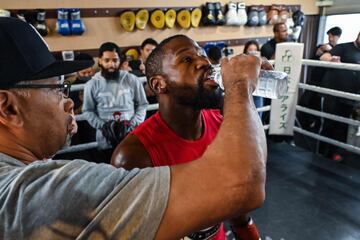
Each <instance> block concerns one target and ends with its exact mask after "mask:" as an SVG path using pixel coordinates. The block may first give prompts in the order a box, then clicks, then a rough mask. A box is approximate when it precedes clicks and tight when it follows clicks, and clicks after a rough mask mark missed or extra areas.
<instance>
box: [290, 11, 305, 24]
mask: <svg viewBox="0 0 360 240" xmlns="http://www.w3.org/2000/svg"><path fill="white" fill-rule="evenodd" d="M292 19H293V21H294V27H297V26H300V27H302V26H304V21H305V14H304V13H303V12H302V11H300V10H296V11H295V12H294V13H293V15H292Z"/></svg>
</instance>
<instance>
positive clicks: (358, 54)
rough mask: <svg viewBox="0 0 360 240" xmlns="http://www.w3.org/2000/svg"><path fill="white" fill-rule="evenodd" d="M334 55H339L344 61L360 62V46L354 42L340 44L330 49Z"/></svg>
mask: <svg viewBox="0 0 360 240" xmlns="http://www.w3.org/2000/svg"><path fill="white" fill-rule="evenodd" d="M330 54H331V55H332V56H339V57H340V61H341V62H343V63H357V64H360V48H357V47H355V44H354V42H348V43H342V44H338V45H336V46H335V47H333V48H332V49H331V50H330Z"/></svg>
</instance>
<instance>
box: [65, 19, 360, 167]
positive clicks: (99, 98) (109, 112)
mask: <svg viewBox="0 0 360 240" xmlns="http://www.w3.org/2000/svg"><path fill="white" fill-rule="evenodd" d="M273 33H274V37H273V38H271V39H270V40H269V41H267V42H266V43H265V44H263V45H262V46H261V47H260V45H259V43H258V42H257V41H256V40H251V41H248V42H247V43H246V44H245V46H244V50H243V53H245V54H253V55H257V56H260V55H261V56H262V57H265V58H267V59H274V56H275V50H276V44H278V43H282V42H288V41H292V40H291V39H290V38H289V34H288V27H287V26H286V24H285V23H276V24H274V26H273ZM341 34H342V30H341V28H339V27H333V28H331V29H329V30H328V31H327V35H328V42H327V43H323V44H320V45H318V46H317V47H316V49H315V51H314V55H313V59H316V60H321V61H332V62H344V63H360V50H359V45H360V35H359V36H358V37H357V38H356V40H355V41H354V42H349V43H344V44H337V43H338V40H339V38H340V37H341ZM157 45H158V43H157V42H156V41H155V40H154V39H152V38H148V39H145V40H144V41H143V43H142V44H141V46H140V49H139V51H138V50H136V49H130V50H128V51H126V52H122V51H121V49H120V48H119V47H118V46H117V45H116V44H115V43H104V44H103V45H102V46H101V47H100V49H99V55H98V66H93V67H90V68H88V69H85V70H82V71H80V72H77V74H76V76H72V77H71V78H70V81H71V82H72V83H73V84H82V83H86V87H85V93H84V91H75V92H72V93H71V98H72V99H73V100H74V103H75V107H74V112H75V114H84V116H85V117H86V119H87V120H88V121H79V122H78V124H79V132H78V134H77V135H75V136H74V138H73V140H72V144H74V145H75V144H80V143H86V142H91V141H95V139H96V140H97V142H98V150H92V152H91V151H90V154H88V156H86V157H88V158H90V160H91V159H110V156H111V152H112V151H113V148H114V146H111V144H109V141H110V140H109V139H106V136H105V137H104V134H105V135H111V134H109V129H106V127H105V126H107V125H109V124H110V123H109V124H107V125H106V124H105V123H106V122H109V121H115V122H119V119H120V122H122V121H126V123H127V127H123V126H118V127H117V129H120V128H121V129H125V128H126V130H125V131H131V130H132V129H134V128H135V127H136V126H137V125H139V124H140V123H141V122H142V121H144V120H145V118H149V117H150V116H151V115H153V114H154V113H155V112H156V110H152V111H147V112H146V107H147V105H148V103H149V104H153V103H157V98H156V95H155V94H154V92H153V91H152V90H151V89H150V88H149V86H148V84H147V81H146V76H145V65H146V60H147V58H148V56H149V54H150V53H151V52H152V51H153V50H154V49H155V48H156V47H157ZM206 53H207V56H208V58H209V61H210V62H211V64H219V63H220V60H221V58H222V57H224V56H226V54H224V51H223V49H221V47H219V46H217V45H214V46H211V47H210V48H208V49H206ZM104 54H106V55H104ZM75 59H76V60H86V59H92V57H91V56H90V55H87V54H84V53H80V54H76V55H75ZM97 71H98V72H97ZM309 76H310V77H309V78H308V79H309V80H308V82H307V83H308V84H312V85H316V86H321V87H326V88H331V89H335V90H341V91H347V92H351V93H359V92H360V78H359V73H358V72H356V71H349V70H339V69H331V68H323V67H313V68H312V69H311V71H310V74H309ZM138 77H139V78H138ZM104 79H105V80H107V81H103V80H104ZM89 80H91V81H89ZM102 83H106V85H102ZM124 89H125V90H124ZM299 97H300V98H299V99H300V100H299V104H300V105H302V106H305V107H310V108H312V109H315V110H320V111H324V112H327V113H332V114H336V115H340V116H343V117H350V116H351V115H352V114H353V112H355V113H356V104H357V103H356V102H355V101H350V100H344V99H340V98H337V97H333V96H329V95H325V94H319V93H315V92H311V91H306V92H305V93H303V94H302V95H301V96H299ZM104 99H105V100H104ZM254 103H255V105H256V107H262V106H264V105H268V104H270V100H269V99H263V98H261V97H255V96H254ZM259 115H260V117H261V118H262V121H263V122H265V123H266V122H268V121H269V113H268V112H265V113H259ZM115 118H117V120H115ZM297 118H298V122H299V123H300V125H301V127H302V128H304V129H306V130H309V131H312V132H316V133H319V134H322V135H324V136H326V137H330V138H332V139H335V140H339V141H342V142H346V136H347V125H346V124H343V123H339V122H335V121H331V120H328V119H322V118H320V117H316V116H314V115H310V114H306V113H298V114H297ZM110 132H111V131H110ZM95 136H96V138H95ZM275 139H276V138H275ZM284 139H285V140H286V139H288V138H286V137H283V138H281V137H280V140H284ZM319 151H320V153H322V154H324V155H326V156H328V157H330V158H339V157H342V156H341V155H340V156H339V154H341V152H340V151H339V149H337V148H335V147H333V146H332V145H329V144H325V143H322V144H321V146H320V149H319ZM87 153H89V151H87ZM99 153H101V154H100V155H99ZM81 154H83V153H81ZM99 156H101V157H100V158H99Z"/></svg>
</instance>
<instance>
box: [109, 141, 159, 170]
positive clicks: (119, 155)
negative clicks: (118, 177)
mask: <svg viewBox="0 0 360 240" xmlns="http://www.w3.org/2000/svg"><path fill="white" fill-rule="evenodd" d="M111 164H112V165H113V166H115V167H117V168H120V167H122V168H125V169H127V170H130V169H133V168H146V167H152V166H153V165H152V162H151V159H150V157H149V155H148V153H147V151H146V150H145V148H144V146H143V145H142V143H141V142H140V141H139V139H138V138H137V137H136V136H135V135H128V136H127V137H126V138H125V139H124V140H123V141H121V143H120V144H119V145H118V146H117V147H116V149H115V150H114V152H113V155H112V157H111Z"/></svg>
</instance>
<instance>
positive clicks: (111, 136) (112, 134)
mask: <svg viewBox="0 0 360 240" xmlns="http://www.w3.org/2000/svg"><path fill="white" fill-rule="evenodd" d="M130 130H131V124H130V122H129V121H116V120H110V121H108V122H106V123H104V125H103V126H102V128H101V133H102V135H103V136H104V137H105V139H106V141H107V142H108V143H109V144H110V145H111V146H112V147H116V146H117V145H118V144H119V143H120V142H121V140H123V139H124V138H125V137H126V135H127V134H128V133H129V132H130Z"/></svg>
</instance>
